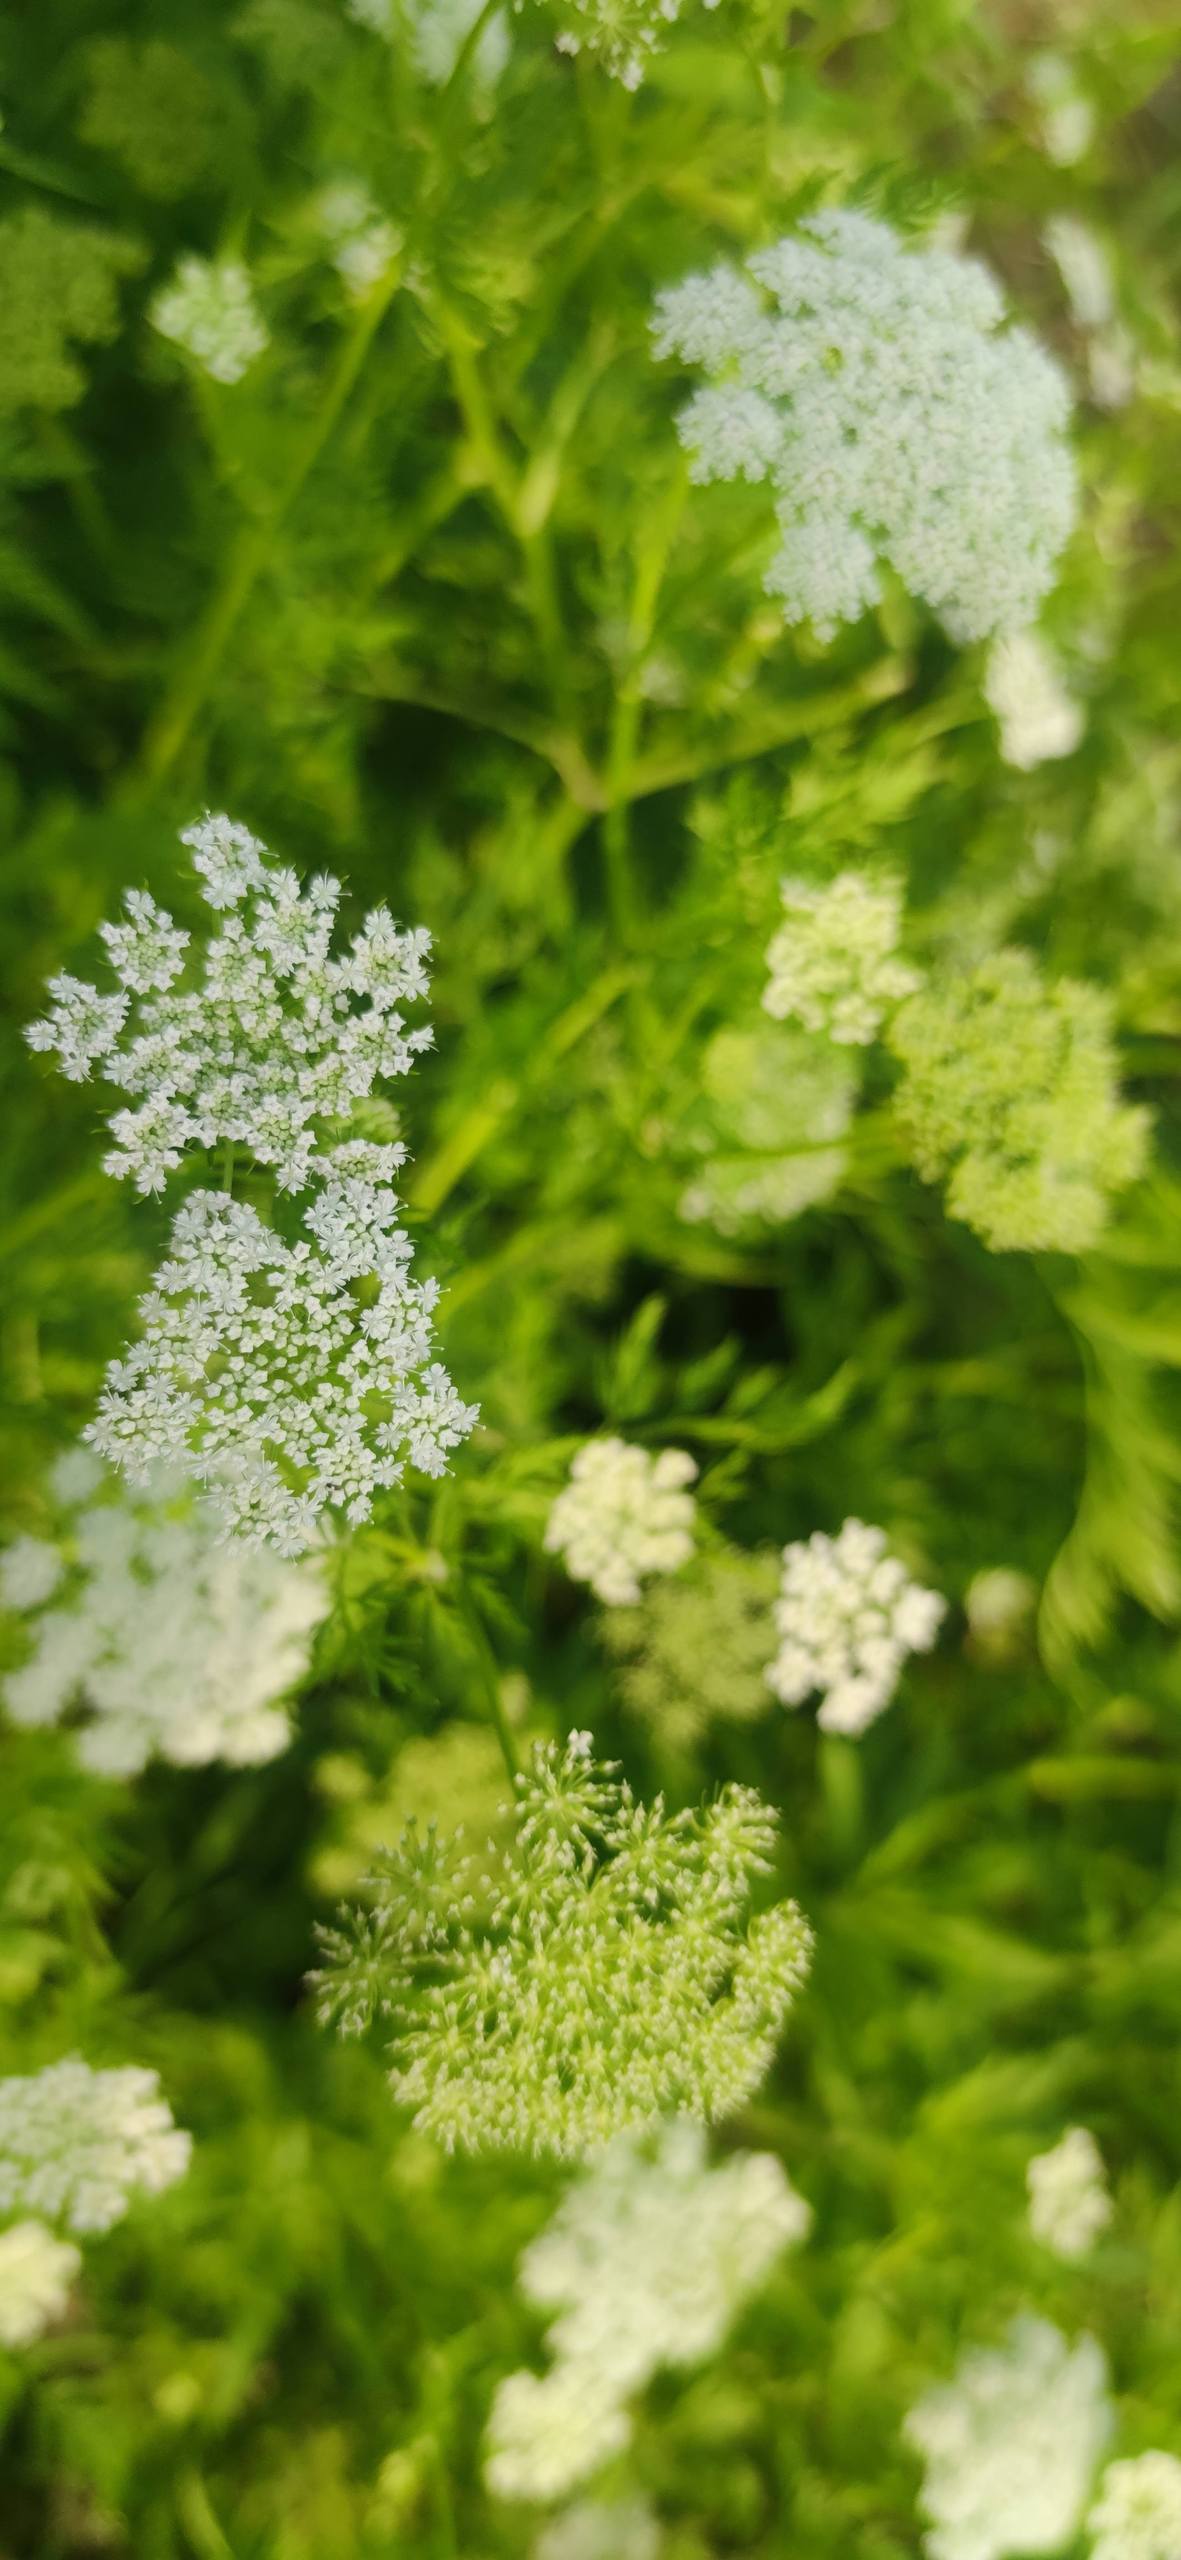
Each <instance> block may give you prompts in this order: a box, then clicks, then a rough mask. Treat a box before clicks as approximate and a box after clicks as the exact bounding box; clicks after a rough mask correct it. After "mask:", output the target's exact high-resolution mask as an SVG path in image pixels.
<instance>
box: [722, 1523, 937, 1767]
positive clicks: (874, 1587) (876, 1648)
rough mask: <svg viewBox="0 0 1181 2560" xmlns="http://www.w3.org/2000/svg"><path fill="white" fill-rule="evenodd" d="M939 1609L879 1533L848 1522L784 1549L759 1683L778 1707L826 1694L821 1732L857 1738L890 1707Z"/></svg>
mask: <svg viewBox="0 0 1181 2560" xmlns="http://www.w3.org/2000/svg"><path fill="white" fill-rule="evenodd" d="M946 1605H947V1604H946V1602H945V1601H944V1600H942V1599H941V1598H940V1595H939V1593H938V1592H937V1591H925V1590H924V1589H923V1588H922V1586H921V1584H919V1583H917V1582H912V1581H911V1580H910V1578H909V1576H908V1574H907V1571H906V1567H905V1565H903V1564H901V1563H900V1562H899V1560H898V1558H897V1556H892V1555H889V1554H888V1553H887V1550H886V1536H885V1531H884V1530H883V1529H870V1528H867V1527H866V1524H865V1522H864V1521H863V1520H846V1521H845V1523H844V1526H843V1528H842V1529H841V1530H840V1531H839V1533H838V1535H837V1536H836V1537H835V1538H829V1537H826V1536H825V1534H824V1531H823V1530H821V1529H817V1530H815V1531H814V1533H813V1535H812V1536H811V1537H810V1538H807V1539H798V1540H796V1541H794V1542H793V1544H792V1545H791V1546H787V1547H785V1548H784V1550H783V1579H782V1582H781V1584H780V1590H779V1598H778V1600H777V1601H776V1603H775V1623H776V1626H777V1627H778V1629H779V1635H780V1639H781V1641H780V1646H779V1651H778V1653H777V1654H776V1656H775V1660H774V1662H772V1663H769V1664H768V1666H767V1680H768V1684H769V1686H770V1687H771V1688H772V1689H773V1690H774V1692H775V1695H776V1697H777V1698H781V1699H782V1700H783V1704H784V1706H785V1707H798V1706H802V1704H803V1701H804V1699H805V1698H807V1697H809V1696H810V1695H811V1693H812V1691H813V1690H817V1689H819V1690H822V1691H823V1693H824V1696H823V1704H822V1705H821V1708H820V1712H819V1716H818V1718H817V1722H818V1723H819V1724H821V1725H822V1726H823V1727H824V1730H825V1732H826V1733H849V1734H857V1733H864V1731H865V1728H866V1726H867V1725H869V1724H872V1723H873V1721H874V1719H875V1717H877V1716H880V1715H881V1713H882V1710H883V1708H884V1707H888V1705H889V1703H890V1700H891V1698H892V1697H893V1695H894V1691H895V1688H896V1687H897V1684H898V1675H899V1672H900V1671H901V1669H902V1665H903V1663H904V1662H905V1660H906V1657H907V1655H908V1653H927V1652H929V1650H930V1648H931V1646H932V1645H933V1644H934V1642H935V1637H936V1634H937V1632H938V1628H939V1622H940V1619H941V1618H942V1616H943V1614H944V1610H945V1608H946Z"/></svg>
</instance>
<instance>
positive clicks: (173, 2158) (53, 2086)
mask: <svg viewBox="0 0 1181 2560" xmlns="http://www.w3.org/2000/svg"><path fill="white" fill-rule="evenodd" d="M190 2149H191V2143H190V2139H189V2136H188V2134H187V2133H179V2132H178V2131H177V2128H176V2126H175V2125H174V2123H173V2121H172V2117H171V2114H170V2112H169V2109H168V2107H167V2105H166V2103H165V2101H164V2099H163V2098H162V2097H161V2096H160V2092H159V2082H158V2080H157V2077H156V2074H155V2072H154V2071H141V2070H138V2069H136V2068H134V2067H133V2068H130V2069H127V2070H122V2071H92V2070H91V2069H90V2068H89V2066H88V2064H86V2063H85V2062H79V2061H78V2060H77V2059H71V2060H69V2061H67V2062H55V2063H52V2064H51V2065H50V2067H49V2069H48V2070H46V2071H38V2072H35V2073H34V2074H32V2075H31V2076H30V2077H28V2078H21V2079H11V2080H0V2213H15V2212H26V2213H31V2214H38V2215H41V2214H43V2215H45V2216H46V2217H47V2219H50V2220H53V2221H60V2222H64V2223H66V2225H67V2226H68V2228H69V2229H70V2230H71V2231H108V2230H109V2229H110V2227H111V2224H112V2223H113V2222H119V2221H121V2220H122V2217H123V2215H124V2214H125V2213H126V2211H127V2207H128V2205H129V2203H130V2201H131V2197H132V2195H133V2193H134V2192H135V2190H136V2189H137V2188H139V2189H142V2191H143V2193H144V2194H145V2195H153V2196H154V2195H159V2194H160V2193H161V2191H162V2189H163V2188H165V2187H170V2186H172V2184H173V2182H174V2180H175V2179H177V2178H180V2177H183V2175H184V2172H185V2170H186V2169H187V2168H188V2165H189V2152H190Z"/></svg>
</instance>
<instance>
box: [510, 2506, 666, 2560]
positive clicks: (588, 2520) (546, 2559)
mask: <svg viewBox="0 0 1181 2560" xmlns="http://www.w3.org/2000/svg"><path fill="white" fill-rule="evenodd" d="M659 2554H660V2527H659V2525H658V2524H657V2521H656V2518H655V2516H654V2515H653V2513H652V2509H651V2507H650V2506H649V2505H648V2503H647V2500H646V2499H644V2498H610V2499H605V2498H580V2499H579V2500H578V2501H577V2503H576V2504H575V2505H574V2506H572V2507H567V2508H566V2509H565V2510H564V2512H563V2513H562V2514H561V2515H560V2516H555V2517H554V2519H553V2522H552V2524H548V2525H547V2526H546V2528H545V2531H544V2533H542V2534H540V2535H539V2536H538V2540H537V2543H536V2545H535V2548H534V2553H533V2560H659Z"/></svg>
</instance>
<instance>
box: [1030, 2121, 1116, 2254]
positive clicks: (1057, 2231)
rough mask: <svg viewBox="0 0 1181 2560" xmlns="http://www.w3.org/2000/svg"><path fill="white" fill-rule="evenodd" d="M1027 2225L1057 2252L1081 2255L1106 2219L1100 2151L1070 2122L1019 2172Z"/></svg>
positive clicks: (1106, 2199) (1080, 2127)
mask: <svg viewBox="0 0 1181 2560" xmlns="http://www.w3.org/2000/svg"><path fill="white" fill-rule="evenodd" d="M1025 2180H1026V2185H1027V2187H1028V2189H1029V2227H1030V2230H1031V2231H1032V2233H1033V2236H1034V2238H1035V2240H1041V2241H1042V2242H1044V2244H1045V2247H1046V2248H1047V2249H1052V2250H1053V2252H1054V2255H1055V2257H1057V2258H1083V2257H1085V2256H1086V2254H1087V2251H1088V2249H1089V2248H1090V2247H1091V2246H1092V2243H1093V2242H1094V2241H1095V2240H1097V2238H1098V2236H1099V2233H1100V2232H1101V2231H1105V2230H1106V2228H1107V2225H1108V2223H1109V2222H1110V2220H1111V2214H1112V2203H1111V2197H1110V2196H1109V2194H1108V2192H1107V2181H1106V2175H1105V2172H1104V2167H1103V2155H1102V2152H1101V2151H1100V2149H1099V2145H1098V2143H1097V2142H1096V2140H1095V2137H1094V2135H1093V2134H1091V2133H1088V2132H1087V2130H1086V2127H1085V2126H1084V2125H1080V2124H1076V2125H1072V2126H1071V2127H1070V2130H1069V2132H1067V2133H1064V2134H1063V2136H1062V2139H1061V2141H1060V2142H1056V2143H1055V2144H1054V2147H1053V2150H1052V2151H1041V2152H1039V2153H1038V2154H1037V2156H1036V2158H1035V2159H1033V2160H1031V2161H1030V2163H1029V2166H1028V2168H1027V2170H1026V2172H1025Z"/></svg>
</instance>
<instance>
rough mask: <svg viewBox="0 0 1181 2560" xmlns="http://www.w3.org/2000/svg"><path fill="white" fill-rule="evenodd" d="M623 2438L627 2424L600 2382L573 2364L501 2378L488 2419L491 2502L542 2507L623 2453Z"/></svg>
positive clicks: (612, 2395) (601, 2377)
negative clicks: (518, 2501)
mask: <svg viewBox="0 0 1181 2560" xmlns="http://www.w3.org/2000/svg"><path fill="white" fill-rule="evenodd" d="M630 2435H631V2419H630V2418H629V2416H628V2413H627V2410H626V2408H625V2407H624V2405H623V2402H622V2400H621V2399H620V2397H619V2394H618V2392H617V2391H615V2390H613V2388H612V2386H611V2383H610V2381H609V2379H608V2378H607V2376H606V2375H604V2374H601V2373H597V2372H594V2371H590V2372H587V2371H584V2369H583V2367H582V2366H581V2365H577V2364H556V2365H554V2366H553V2368H552V2370H551V2371H550V2372H549V2373H546V2374H537V2373H528V2372H520V2373H510V2374H506V2376H505V2378H504V2381H503V2382H501V2383H498V2385H497V2389H496V2396H495V2398H494V2400H493V2403H492V2408H491V2412H490V2415H489V2419H488V2452H487V2456H486V2459H485V2463H484V2478H485V2480H486V2481H487V2483H488V2487H489V2488H490V2490H491V2491H492V2495H493V2497H495V2498H529V2499H533V2500H536V2501H537V2503H538V2504H539V2505H541V2504H545V2503H547V2502H549V2501H551V2500H553V2499H556V2498H564V2497H565V2496H566V2494H567V2492H568V2491H569V2490H571V2489H574V2488H577V2486H578V2483H579V2481H580V2480H586V2479H589V2477H590V2475H591V2473H592V2471H598V2470H600V2469H601V2468H602V2465H603V2464H604V2463H605V2462H609V2461H610V2459H611V2456H612V2454H616V2453H622V2451H623V2448H624V2446H625V2445H626V2443H627V2442H628V2439H629V2437H630Z"/></svg>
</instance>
